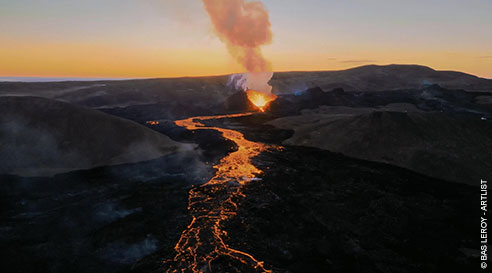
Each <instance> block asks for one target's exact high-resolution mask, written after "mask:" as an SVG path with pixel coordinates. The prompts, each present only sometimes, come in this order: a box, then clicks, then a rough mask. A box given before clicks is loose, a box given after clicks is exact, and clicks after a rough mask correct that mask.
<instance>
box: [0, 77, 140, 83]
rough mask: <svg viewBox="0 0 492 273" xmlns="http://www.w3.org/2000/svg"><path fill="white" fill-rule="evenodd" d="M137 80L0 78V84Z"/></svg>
mask: <svg viewBox="0 0 492 273" xmlns="http://www.w3.org/2000/svg"><path fill="white" fill-rule="evenodd" d="M133 79H138V78H70V77H0V82H65V81H70V82H73V81H87V82H89V81H119V80H133Z"/></svg>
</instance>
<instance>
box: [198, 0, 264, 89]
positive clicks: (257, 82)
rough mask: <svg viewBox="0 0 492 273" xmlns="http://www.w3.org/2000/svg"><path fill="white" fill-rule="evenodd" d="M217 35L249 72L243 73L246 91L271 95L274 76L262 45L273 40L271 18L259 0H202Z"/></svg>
mask: <svg viewBox="0 0 492 273" xmlns="http://www.w3.org/2000/svg"><path fill="white" fill-rule="evenodd" d="M202 1H203V4H204V5H205V9H206V10H207V13H208V15H209V16H210V20H211V21H212V24H213V26H214V28H215V32H216V34H217V35H218V36H219V38H220V39H221V40H222V42H224V43H225V44H226V45H227V48H228V50H229V52H230V54H231V55H232V56H233V57H234V58H235V59H236V61H237V62H239V63H240V64H241V65H242V66H243V67H244V68H245V69H246V71H248V73H246V74H243V75H242V77H243V79H242V80H241V82H242V88H243V89H244V90H248V89H254V90H256V91H261V92H266V93H270V91H271V89H272V87H271V86H270V85H269V84H268V82H269V81H270V79H271V77H272V76H273V73H272V72H270V71H271V66H270V63H269V62H268V61H267V60H266V59H265V58H264V57H263V55H262V53H261V46H262V45H266V44H269V43H270V42H271V41H272V32H271V30H270V18H269V16H268V12H267V10H266V9H265V7H264V6H263V4H262V3H261V2H259V1H248V0H227V1H224V0H202Z"/></svg>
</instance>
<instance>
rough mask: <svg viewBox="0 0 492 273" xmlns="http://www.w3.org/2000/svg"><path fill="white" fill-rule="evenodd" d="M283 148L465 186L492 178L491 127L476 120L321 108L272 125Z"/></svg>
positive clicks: (400, 108)
mask: <svg viewBox="0 0 492 273" xmlns="http://www.w3.org/2000/svg"><path fill="white" fill-rule="evenodd" d="M271 124H273V125H274V126H276V127H278V128H282V129H293V130H295V134H294V135H293V136H292V138H290V139H288V140H286V141H284V144H289V145H301V146H310V147H318V148H321V149H326V150H329V151H334V152H341V153H343V154H346V155H348V156H352V157H356V158H362V159H367V160H374V161H380V162H385V163H390V164H393V165H397V166H402V167H405V168H409V169H412V170H415V171H418V172H420V173H423V174H426V175H431V176H434V177H438V178H441V179H446V180H450V181H457V182H462V183H467V184H477V183H479V181H480V178H483V177H490V176H492V171H491V170H492V162H491V161H490V154H492V144H491V143H492V124H491V123H490V122H489V121H487V120H481V119H479V118H477V117H475V116H468V115H458V114H451V113H441V112H424V111H420V110H417V109H416V108H415V107H414V106H411V105H407V106H405V105H404V104H402V105H394V106H391V105H389V106H387V107H383V108H350V107H327V106H324V107H321V108H318V109H316V110H304V111H303V113H302V115H298V116H290V117H285V118H280V119H276V120H274V121H272V122H271Z"/></svg>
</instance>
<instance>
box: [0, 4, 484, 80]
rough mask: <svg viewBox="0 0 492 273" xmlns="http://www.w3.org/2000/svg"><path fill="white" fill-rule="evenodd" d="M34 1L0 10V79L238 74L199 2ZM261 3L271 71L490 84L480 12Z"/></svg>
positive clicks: (457, 7) (452, 7)
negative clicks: (424, 75) (432, 76)
mask: <svg viewBox="0 0 492 273" xmlns="http://www.w3.org/2000/svg"><path fill="white" fill-rule="evenodd" d="M39 2H40V1H34V0H19V1H12V3H9V4H4V6H5V7H4V6H3V7H2V9H1V10H0V33H1V34H2V35H0V76H4V77H7V76H46V77H128V78H135V77H175V76H198V75H217V74H229V73H234V72H241V71H243V69H242V68H241V67H240V66H239V65H238V64H236V63H235V62H234V60H233V59H232V58H231V57H230V56H229V54H228V52H227V50H226V48H225V46H224V45H223V44H222V43H221V42H220V41H219V40H218V39H217V38H216V37H215V35H214V33H213V31H212V30H211V26H210V23H209V20H208V17H207V15H206V13H205V12H204V11H203V6H202V5H201V1H193V0H191V1H190V2H186V5H184V4H182V2H179V1H171V0H160V1H159V0H145V1H131V0H119V1H116V0H108V1H105V3H104V4H101V3H99V1H95V0H88V1H83V2H81V3H76V2H73V3H72V2H71V4H70V5H69V4H67V2H63V1H61V0H53V1H50V2H49V3H48V4H46V3H44V4H40V3H39ZM57 2H58V3H57ZM62 2H63V3H62ZM111 2H114V3H111ZM264 2H265V5H266V7H267V9H268V10H269V12H270V17H271V18H270V19H271V22H272V31H273V33H274V38H273V42H272V44H271V45H268V46H266V47H264V49H263V52H264V55H265V56H266V57H267V58H268V59H269V61H270V62H271V63H272V65H273V69H274V70H275V71H292V70H334V69H344V68H349V67H354V66H359V65H364V64H372V63H374V64H391V63H401V64H422V65H427V66H430V67H432V68H435V69H438V70H457V71H463V72H467V73H471V74H475V75H478V76H482V77H487V78H492V46H490V45H492V31H491V28H490V26H491V25H492V17H491V16H486V13H487V12H486V10H489V11H490V10H492V4H490V3H485V2H484V1H479V0H476V1H469V2H468V3H466V5H465V4H459V1H453V0H450V1H437V3H439V2H440V3H441V4H440V5H439V4H436V3H433V4H432V3H431V4H425V3H426V2H425V1H420V0H419V1H416V2H415V3H414V4H408V3H407V4H405V5H406V6H403V5H402V4H399V5H398V4H394V3H392V2H391V1H389V0H375V1H374V2H373V3H372V5H371V6H368V7H366V8H364V7H363V6H360V5H364V2H363V1H362V0H357V1H356V0H354V1H352V2H350V4H346V3H345V4H344V3H339V2H336V1H319V0H311V1H306V2H303V3H304V4H301V3H299V1H292V0H284V1H277V0H266V1H264ZM356 2H360V3H358V4H360V5H359V6H354V3H356ZM461 2H463V1H461ZM116 3H117V4H118V7H119V8H118V9H117V10H115V9H114V5H116ZM180 3H181V4H180ZM308 3H310V4H311V5H308ZM444 3H446V4H444ZM351 5H352V6H351ZM413 5H415V6H413ZM422 5H426V6H425V9H424V10H422V7H423V6H422ZM385 9H386V10H385ZM319 10H321V11H319ZM409 10H410V11H409ZM437 11H439V13H436V12H437ZM458 15H460V16H461V17H456V16H458ZM489 15H490V14H489Z"/></svg>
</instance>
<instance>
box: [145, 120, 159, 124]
mask: <svg viewBox="0 0 492 273" xmlns="http://www.w3.org/2000/svg"><path fill="white" fill-rule="evenodd" d="M145 123H147V124H149V125H158V124H159V122H158V121H154V120H149V121H147V122H145Z"/></svg>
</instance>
